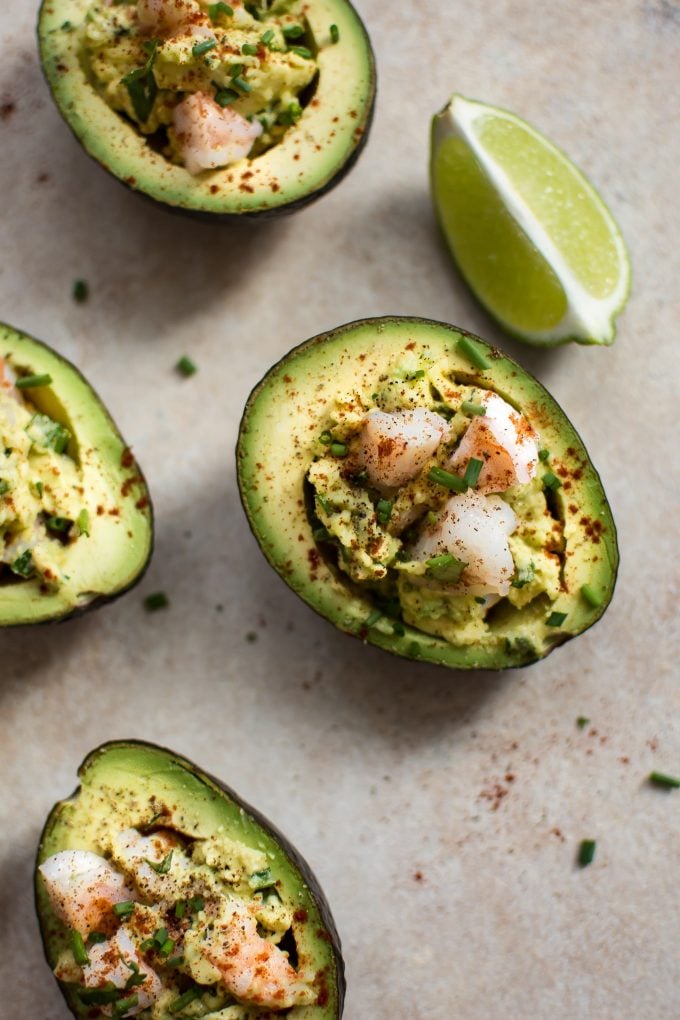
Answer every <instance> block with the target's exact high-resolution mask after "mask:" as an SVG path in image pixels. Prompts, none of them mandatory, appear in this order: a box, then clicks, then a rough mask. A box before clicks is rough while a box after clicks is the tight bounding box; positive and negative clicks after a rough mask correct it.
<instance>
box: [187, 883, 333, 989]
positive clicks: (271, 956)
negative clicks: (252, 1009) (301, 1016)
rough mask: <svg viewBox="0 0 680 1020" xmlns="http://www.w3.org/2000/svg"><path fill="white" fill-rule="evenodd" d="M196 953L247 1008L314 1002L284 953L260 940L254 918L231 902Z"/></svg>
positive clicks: (238, 905)
mask: <svg viewBox="0 0 680 1020" xmlns="http://www.w3.org/2000/svg"><path fill="white" fill-rule="evenodd" d="M198 950H199V953H200V955H201V956H204V957H205V959H206V960H207V961H208V962H209V963H210V964H211V965H212V966H213V967H215V969H216V970H217V971H218V972H219V974H220V977H221V980H222V982H223V983H224V985H225V986H226V988H227V989H228V990H229V991H230V992H231V993H232V995H234V996H235V997H236V998H237V999H239V1000H241V1001H243V1002H247V1003H248V1004H249V1005H250V1004H251V1003H252V1004H253V1005H257V1006H265V1007H267V1008H269V1009H287V1008H288V1007H289V1006H301V1005H310V1004H311V1003H313V1002H314V1001H315V999H316V995H315V992H314V990H313V988H311V987H310V986H309V985H308V984H307V983H306V982H305V981H304V980H302V979H301V977H300V975H299V974H298V973H297V972H296V971H295V970H294V969H293V967H292V966H291V965H290V963H289V961H288V956H287V954H286V953H284V952H283V951H282V950H281V949H279V947H278V946H275V945H274V944H273V943H272V942H267V940H266V939H263V938H262V937H261V935H259V934H258V931H257V922H256V920H255V918H254V917H252V916H251V915H250V914H249V913H248V911H247V910H246V909H245V908H244V907H243V906H241V905H240V904H237V903H235V902H233V901H231V902H230V903H229V904H228V906H227V909H226V911H223V912H222V913H221V914H220V916H219V917H218V918H217V919H216V920H215V922H214V927H213V928H212V929H211V930H210V934H209V937H208V938H207V939H202V940H201V941H200V943H199V945H198Z"/></svg>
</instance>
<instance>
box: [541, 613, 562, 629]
mask: <svg viewBox="0 0 680 1020" xmlns="http://www.w3.org/2000/svg"><path fill="white" fill-rule="evenodd" d="M566 618H567V614H566V613H551V614H550V616H549V617H548V619H547V620H546V621H545V625H546V627H561V626H562V624H563V623H564V621H565V620H566Z"/></svg>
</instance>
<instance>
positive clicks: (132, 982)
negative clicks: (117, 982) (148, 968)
mask: <svg viewBox="0 0 680 1020" xmlns="http://www.w3.org/2000/svg"><path fill="white" fill-rule="evenodd" d="M124 962H125V963H127V961H124ZM127 966H128V967H130V968H132V966H133V964H132V963H127ZM134 967H135V972H134V974H130V977H129V978H128V979H127V981H126V982H125V991H126V992H129V990H130V989H131V988H137V986H138V985H143V984H144V982H145V981H146V980H147V975H146V974H141V973H140V970H139V967H138V966H137V964H136V963H135V964H134Z"/></svg>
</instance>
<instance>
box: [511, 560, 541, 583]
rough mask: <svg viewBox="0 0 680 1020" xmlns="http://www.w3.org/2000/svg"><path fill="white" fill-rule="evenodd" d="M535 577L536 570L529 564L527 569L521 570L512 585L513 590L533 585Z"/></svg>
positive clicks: (522, 568) (521, 568)
mask: <svg viewBox="0 0 680 1020" xmlns="http://www.w3.org/2000/svg"><path fill="white" fill-rule="evenodd" d="M535 576H536V568H535V567H534V565H533V563H529V564H528V565H527V566H526V567H520V568H519V570H518V571H517V573H516V574H515V576H514V577H513V579H512V581H511V582H510V583H511V585H512V587H513V588H523V587H524V585H525V584H531V582H532V581H533V579H534V577H535Z"/></svg>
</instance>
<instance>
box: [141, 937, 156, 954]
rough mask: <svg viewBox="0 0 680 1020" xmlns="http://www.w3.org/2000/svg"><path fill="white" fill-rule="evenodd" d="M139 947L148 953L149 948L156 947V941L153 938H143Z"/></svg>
mask: <svg viewBox="0 0 680 1020" xmlns="http://www.w3.org/2000/svg"><path fill="white" fill-rule="evenodd" d="M139 948H140V949H141V951H142V952H143V953H148V952H149V951H150V950H151V949H155V948H156V943H155V942H154V940H153V939H144V941H143V942H140V944H139Z"/></svg>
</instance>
